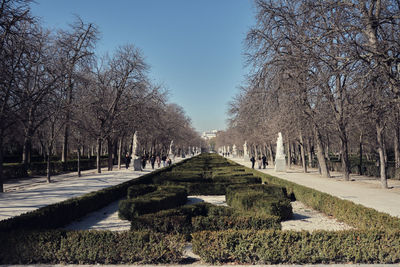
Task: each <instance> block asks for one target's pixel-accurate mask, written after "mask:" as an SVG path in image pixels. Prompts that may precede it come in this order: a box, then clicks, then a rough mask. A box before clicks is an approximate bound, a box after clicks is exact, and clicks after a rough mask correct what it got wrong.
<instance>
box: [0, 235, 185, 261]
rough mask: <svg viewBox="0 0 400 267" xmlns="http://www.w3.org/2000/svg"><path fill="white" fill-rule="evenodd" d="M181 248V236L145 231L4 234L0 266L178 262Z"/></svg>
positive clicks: (0, 246) (182, 239) (0, 245)
mask: <svg viewBox="0 0 400 267" xmlns="http://www.w3.org/2000/svg"><path fill="white" fill-rule="evenodd" d="M183 246H184V238H183V236H181V235H165V234H158V233H149V232H130V231H127V232H120V233H119V232H110V231H45V232H7V233H2V234H1V235H0V264H38V263H41V264H59V263H64V264H117V263H118V264H124V263H139V264H150V263H178V262H179V261H180V260H181V258H182V252H183Z"/></svg>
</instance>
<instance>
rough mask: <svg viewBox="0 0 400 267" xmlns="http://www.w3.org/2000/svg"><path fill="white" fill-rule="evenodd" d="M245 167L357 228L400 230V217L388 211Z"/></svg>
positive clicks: (303, 200) (310, 205) (311, 205)
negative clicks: (380, 210)
mask: <svg viewBox="0 0 400 267" xmlns="http://www.w3.org/2000/svg"><path fill="white" fill-rule="evenodd" d="M244 168H246V170H248V171H250V172H252V173H253V174H254V175H257V176H259V177H261V178H262V179H263V181H264V182H266V183H268V184H273V185H279V186H283V187H285V188H286V190H287V192H288V194H289V195H292V196H295V199H297V200H299V201H301V202H303V203H304V204H306V205H307V206H309V207H311V208H313V209H315V210H318V211H320V212H323V213H325V214H327V215H328V216H333V217H335V218H336V219H338V220H339V221H342V222H345V223H347V224H348V225H351V226H353V227H355V228H357V229H365V230H371V229H376V230H382V231H392V230H396V231H397V230H400V219H399V218H396V217H393V216H390V215H389V214H387V213H384V212H379V211H377V210H374V209H371V208H367V207H365V206H362V205H359V204H355V203H354V202H351V201H349V200H344V199H340V198H338V197H335V196H332V195H329V194H326V193H323V192H320V191H317V190H314V189H311V188H309V187H305V186H302V185H299V184H296V183H293V182H290V181H286V180H283V179H280V178H278V177H275V176H271V175H268V174H265V173H261V172H259V171H257V170H253V169H250V168H247V167H244Z"/></svg>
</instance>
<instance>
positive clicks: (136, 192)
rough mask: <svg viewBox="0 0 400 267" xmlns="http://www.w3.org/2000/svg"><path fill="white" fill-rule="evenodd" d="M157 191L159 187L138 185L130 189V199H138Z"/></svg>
mask: <svg viewBox="0 0 400 267" xmlns="http://www.w3.org/2000/svg"><path fill="white" fill-rule="evenodd" d="M156 190H157V186H155V185H149V184H138V185H133V186H130V187H129V188H128V198H137V197H138V196H141V195H145V194H148V193H151V192H154V191H156Z"/></svg>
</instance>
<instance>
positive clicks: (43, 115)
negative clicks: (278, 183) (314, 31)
mask: <svg viewBox="0 0 400 267" xmlns="http://www.w3.org/2000/svg"><path fill="white" fill-rule="evenodd" d="M30 2H31V1H30V0H0V64H1V66H0V192H2V191H3V182H2V181H3V179H2V166H3V158H4V155H9V154H15V153H22V162H23V163H24V164H25V165H26V166H28V165H29V164H30V161H31V157H32V155H33V154H34V152H38V151H39V152H41V153H42V154H46V156H47V158H48V162H50V156H51V155H55V154H58V155H59V154H61V160H62V161H66V160H67V159H68V158H71V157H72V156H71V153H72V152H76V153H77V156H80V155H81V154H87V155H90V154H92V153H93V152H92V151H91V150H90V148H92V150H93V147H94V146H95V147H96V149H97V153H96V154H97V161H98V171H99V172H100V171H101V169H100V164H99V163H100V155H101V153H102V151H104V149H102V147H103V146H104V144H106V145H107V149H106V151H107V154H108V156H109V169H112V165H113V158H114V159H115V158H116V157H118V158H119V159H120V157H121V154H122V153H124V152H127V151H130V146H131V140H132V135H133V134H134V132H136V131H138V132H139V143H140V144H141V149H142V151H147V152H151V153H167V149H168V148H169V144H170V142H171V141H172V140H173V141H174V144H175V147H176V148H180V149H184V150H187V149H188V147H189V146H197V147H200V146H202V143H201V139H200V137H199V135H198V134H197V133H196V132H195V131H194V129H193V128H192V126H191V122H190V119H189V118H188V117H187V116H186V115H185V112H184V111H183V109H182V108H181V107H179V106H178V105H176V104H169V103H168V99H167V93H166V92H165V90H163V88H162V87H160V86H157V85H154V84H152V83H151V82H150V80H149V78H148V76H147V74H148V72H149V66H148V65H147V64H146V62H145V61H144V58H143V55H142V53H141V51H140V50H139V49H137V48H136V47H135V46H133V45H125V46H121V47H119V48H118V49H116V51H115V52H113V53H112V54H111V55H105V56H101V57H100V56H97V55H96V54H95V45H96V42H97V41H98V36H99V31H98V29H97V27H96V26H95V25H94V24H91V23H85V22H84V21H83V20H82V19H80V18H76V20H75V22H74V23H72V24H71V25H70V26H69V28H68V29H62V30H59V31H57V32H54V31H49V30H47V29H45V28H43V27H42V26H41V25H40V23H39V22H38V21H37V19H36V18H35V17H33V16H32V15H31V13H30V7H29V5H30ZM20 148H21V149H20ZM48 173H49V174H50V172H48ZM48 181H50V176H48Z"/></svg>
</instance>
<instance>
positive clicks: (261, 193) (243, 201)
mask: <svg viewBox="0 0 400 267" xmlns="http://www.w3.org/2000/svg"><path fill="white" fill-rule="evenodd" d="M226 200H227V203H228V205H230V206H231V207H233V208H235V209H239V210H242V211H252V212H255V213H257V214H269V215H274V216H278V217H279V218H280V219H281V220H287V219H290V218H291V217H292V214H293V213H292V206H291V204H290V200H289V199H288V198H287V194H286V189H285V188H283V187H279V186H273V185H263V184H256V185H248V186H243V185H233V186H230V187H228V189H227V194H226Z"/></svg>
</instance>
